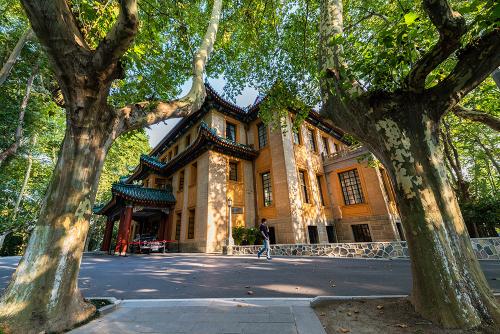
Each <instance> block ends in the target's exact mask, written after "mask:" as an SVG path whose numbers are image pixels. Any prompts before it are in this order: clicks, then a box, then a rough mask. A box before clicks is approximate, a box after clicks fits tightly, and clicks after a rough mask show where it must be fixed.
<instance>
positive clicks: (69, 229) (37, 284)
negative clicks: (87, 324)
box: [0, 124, 110, 333]
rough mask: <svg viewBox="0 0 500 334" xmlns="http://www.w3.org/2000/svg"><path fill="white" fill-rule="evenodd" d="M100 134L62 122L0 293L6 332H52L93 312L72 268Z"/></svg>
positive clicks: (100, 150) (99, 154)
mask: <svg viewBox="0 0 500 334" xmlns="http://www.w3.org/2000/svg"><path fill="white" fill-rule="evenodd" d="M106 137H107V136H104V135H103V134H102V130H98V129H97V127H91V126H83V127H77V126H71V124H68V127H67V130H66V135H65V138H64V142H63V146H62V149H61V153H60V155H59V159H58V163H57V166H56V168H55V171H54V174H53V177H52V180H51V183H50V186H49V189H48V191H47V194H48V195H47V197H46V198H45V202H44V204H43V206H42V209H41V213H40V217H39V219H38V222H37V224H36V226H35V228H34V230H33V232H32V234H31V237H30V240H29V242H28V246H27V249H26V252H25V254H24V256H23V258H22V259H21V262H20V263H19V265H18V267H17V270H16V272H15V273H14V275H13V276H12V279H11V282H10V284H9V286H8V287H7V289H6V290H5V291H4V294H3V296H2V299H1V304H0V320H1V323H2V326H3V327H4V330H5V331H6V332H7V333H11V332H12V333H40V332H42V331H47V332H53V331H54V332H58V331H62V330H65V329H68V328H71V327H72V326H73V325H75V324H76V323H79V322H81V321H84V320H85V319H87V318H88V317H89V316H90V315H92V314H93V313H94V311H95V308H94V307H93V306H92V305H91V304H89V303H87V302H85V301H84V299H83V297H82V295H81V293H80V291H79V290H78V272H79V268H80V261H81V257H82V251H83V247H84V244H85V237H86V235H87V231H88V227H89V217H90V214H91V205H92V203H93V202H94V198H95V193H96V188H97V182H98V180H99V176H100V173H101V170H102V166H103V162H104V158H105V155H106V152H107V149H108V148H109V146H110V144H109V139H108V138H106Z"/></svg>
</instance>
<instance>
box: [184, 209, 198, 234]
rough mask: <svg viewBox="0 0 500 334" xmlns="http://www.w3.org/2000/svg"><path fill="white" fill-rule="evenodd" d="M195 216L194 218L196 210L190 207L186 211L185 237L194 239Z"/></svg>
mask: <svg viewBox="0 0 500 334" xmlns="http://www.w3.org/2000/svg"><path fill="white" fill-rule="evenodd" d="M195 218H196V210H195V209H190V210H189V213H188V224H187V229H188V230H187V238H186V239H189V240H191V239H194V232H195V223H196V221H195Z"/></svg>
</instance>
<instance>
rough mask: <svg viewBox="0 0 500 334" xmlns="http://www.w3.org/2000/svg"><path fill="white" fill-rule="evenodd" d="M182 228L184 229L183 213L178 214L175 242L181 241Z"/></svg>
mask: <svg viewBox="0 0 500 334" xmlns="http://www.w3.org/2000/svg"><path fill="white" fill-rule="evenodd" d="M181 228H182V212H177V213H176V221H175V231H174V232H175V240H177V241H180V240H181Z"/></svg>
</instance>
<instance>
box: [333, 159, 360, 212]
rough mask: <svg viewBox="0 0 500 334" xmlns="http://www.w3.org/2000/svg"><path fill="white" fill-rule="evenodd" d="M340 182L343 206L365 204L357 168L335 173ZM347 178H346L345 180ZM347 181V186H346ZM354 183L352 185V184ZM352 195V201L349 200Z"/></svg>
mask: <svg viewBox="0 0 500 334" xmlns="http://www.w3.org/2000/svg"><path fill="white" fill-rule="evenodd" d="M337 175H338V179H339V182H340V190H341V193H342V197H343V199H344V205H356V204H364V203H366V200H365V197H364V193H363V187H362V184H361V178H360V175H359V171H358V169H357V168H352V169H348V170H346V171H342V172H337ZM345 176H347V178H345ZM346 181H349V184H346ZM353 182H354V183H353ZM351 195H352V197H353V198H352V199H351V198H350V197H351Z"/></svg>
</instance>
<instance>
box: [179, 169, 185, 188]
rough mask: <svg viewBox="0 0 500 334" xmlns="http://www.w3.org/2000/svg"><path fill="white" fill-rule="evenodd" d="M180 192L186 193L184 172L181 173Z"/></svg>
mask: <svg viewBox="0 0 500 334" xmlns="http://www.w3.org/2000/svg"><path fill="white" fill-rule="evenodd" d="M178 191H184V171H181V172H180V173H179V189H178Z"/></svg>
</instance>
